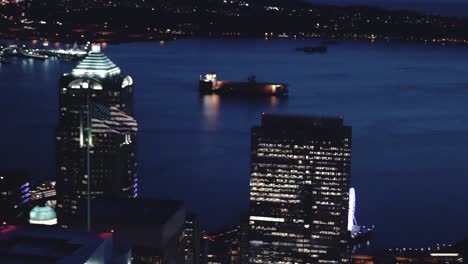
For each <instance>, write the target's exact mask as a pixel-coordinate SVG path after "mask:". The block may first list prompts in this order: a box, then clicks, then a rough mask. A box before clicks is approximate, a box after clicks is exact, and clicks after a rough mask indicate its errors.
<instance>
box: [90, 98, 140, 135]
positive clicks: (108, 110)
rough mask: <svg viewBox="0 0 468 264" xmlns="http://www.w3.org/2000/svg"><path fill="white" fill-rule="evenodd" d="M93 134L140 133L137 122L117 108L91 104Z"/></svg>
mask: <svg viewBox="0 0 468 264" xmlns="http://www.w3.org/2000/svg"><path fill="white" fill-rule="evenodd" d="M90 104H91V123H92V132H93V133H118V134H128V133H136V132H137V131H138V124H137V121H136V120H135V119H134V118H133V117H131V116H129V115H127V114H126V113H124V112H123V111H121V110H119V109H118V108H117V107H115V106H110V107H108V106H104V105H101V104H97V103H93V102H91V103H90Z"/></svg>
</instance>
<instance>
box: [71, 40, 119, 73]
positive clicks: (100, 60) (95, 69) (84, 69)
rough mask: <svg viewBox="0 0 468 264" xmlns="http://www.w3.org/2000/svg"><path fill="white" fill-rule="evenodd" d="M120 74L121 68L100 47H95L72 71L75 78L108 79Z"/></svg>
mask: <svg viewBox="0 0 468 264" xmlns="http://www.w3.org/2000/svg"><path fill="white" fill-rule="evenodd" d="M118 74H120V68H119V67H118V66H117V65H115V64H114V63H113V62H112V61H111V60H110V59H109V58H107V56H106V55H104V54H103V53H102V52H101V48H100V47H99V46H93V47H92V50H91V51H90V52H89V54H88V56H86V58H85V59H84V60H82V61H81V62H80V63H79V64H78V66H76V67H75V68H74V69H73V70H72V75H73V76H75V77H82V76H85V77H98V78H106V77H108V76H112V75H118Z"/></svg>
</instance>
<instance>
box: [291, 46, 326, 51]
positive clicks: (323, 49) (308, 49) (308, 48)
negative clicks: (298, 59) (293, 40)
mask: <svg viewBox="0 0 468 264" xmlns="http://www.w3.org/2000/svg"><path fill="white" fill-rule="evenodd" d="M327 50H328V47H327V46H317V47H303V48H296V51H302V52H305V53H325V52H327Z"/></svg>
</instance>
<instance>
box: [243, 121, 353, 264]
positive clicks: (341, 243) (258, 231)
mask: <svg viewBox="0 0 468 264" xmlns="http://www.w3.org/2000/svg"><path fill="white" fill-rule="evenodd" d="M251 155H252V156H251V179H250V211H249V234H248V236H249V249H248V255H249V257H248V259H249V263H349V262H350V251H349V237H350V234H349V232H348V230H347V215H348V190H349V182H350V171H351V127H349V126H345V125H344V124H343V118H322V117H307V116H279V115H266V114H264V115H263V116H262V125H261V126H258V127H254V128H253V129H252V142H251Z"/></svg>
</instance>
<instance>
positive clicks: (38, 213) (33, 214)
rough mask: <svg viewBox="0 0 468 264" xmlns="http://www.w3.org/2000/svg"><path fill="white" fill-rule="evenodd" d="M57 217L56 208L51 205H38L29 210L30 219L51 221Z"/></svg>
mask: <svg viewBox="0 0 468 264" xmlns="http://www.w3.org/2000/svg"><path fill="white" fill-rule="evenodd" d="M56 218H57V214H56V213H55V211H54V209H52V208H51V207H49V206H44V207H42V206H36V207H34V208H33V209H32V210H31V211H30V212H29V220H33V221H49V220H53V219H56Z"/></svg>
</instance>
